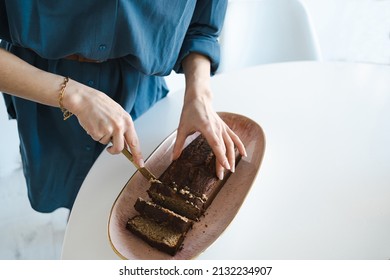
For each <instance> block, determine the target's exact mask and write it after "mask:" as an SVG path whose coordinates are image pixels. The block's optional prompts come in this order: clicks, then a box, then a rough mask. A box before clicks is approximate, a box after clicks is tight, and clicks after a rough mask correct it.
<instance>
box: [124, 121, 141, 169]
mask: <svg viewBox="0 0 390 280" xmlns="http://www.w3.org/2000/svg"><path fill="white" fill-rule="evenodd" d="M125 139H126V143H127V145H128V148H129V149H130V152H131V153H132V154H133V158H134V161H135V163H136V164H137V165H138V166H139V167H144V166H145V163H144V160H143V157H142V152H141V147H140V145H139V140H138V136H137V133H136V132H135V129H134V126H132V129H130V130H128V131H126V133H125Z"/></svg>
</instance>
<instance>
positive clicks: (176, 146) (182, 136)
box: [172, 127, 189, 160]
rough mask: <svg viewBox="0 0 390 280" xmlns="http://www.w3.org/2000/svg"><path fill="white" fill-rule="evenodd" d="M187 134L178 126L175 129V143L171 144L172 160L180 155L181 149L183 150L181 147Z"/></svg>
mask: <svg viewBox="0 0 390 280" xmlns="http://www.w3.org/2000/svg"><path fill="white" fill-rule="evenodd" d="M188 135H189V134H187V133H186V132H185V130H184V129H182V128H181V127H179V128H178V129H177V135H176V141H175V144H174V146H173V151H172V160H176V159H178V157H179V156H180V154H181V151H182V150H183V147H184V143H185V141H186V138H187V136H188Z"/></svg>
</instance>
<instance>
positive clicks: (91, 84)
mask: <svg viewBox="0 0 390 280" xmlns="http://www.w3.org/2000/svg"><path fill="white" fill-rule="evenodd" d="M87 84H88V85H89V86H90V87H92V86H93V85H94V84H95V83H94V82H93V81H92V80H89V81H88V82H87Z"/></svg>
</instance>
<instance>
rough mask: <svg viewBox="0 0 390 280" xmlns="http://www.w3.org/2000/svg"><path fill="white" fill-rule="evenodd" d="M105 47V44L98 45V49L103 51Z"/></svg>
mask: <svg viewBox="0 0 390 280" xmlns="http://www.w3.org/2000/svg"><path fill="white" fill-rule="evenodd" d="M106 49H107V46H106V45H104V44H102V45H100V46H99V51H105V50H106Z"/></svg>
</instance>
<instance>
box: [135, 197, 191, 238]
mask: <svg viewBox="0 0 390 280" xmlns="http://www.w3.org/2000/svg"><path fill="white" fill-rule="evenodd" d="M134 208H135V210H137V211H138V212H139V213H140V214H141V215H143V216H146V217H148V218H149V219H152V220H154V221H155V222H156V223H158V224H161V225H163V226H167V227H170V228H172V229H174V230H176V231H178V232H182V233H185V232H187V231H188V230H189V229H190V228H191V226H192V224H193V221H192V220H190V219H188V218H186V217H183V216H181V215H179V214H177V213H175V212H173V211H171V210H169V209H167V208H164V207H162V206H160V205H157V204H155V203H153V202H152V201H146V200H144V199H142V198H138V200H137V201H136V203H135V205H134Z"/></svg>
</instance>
